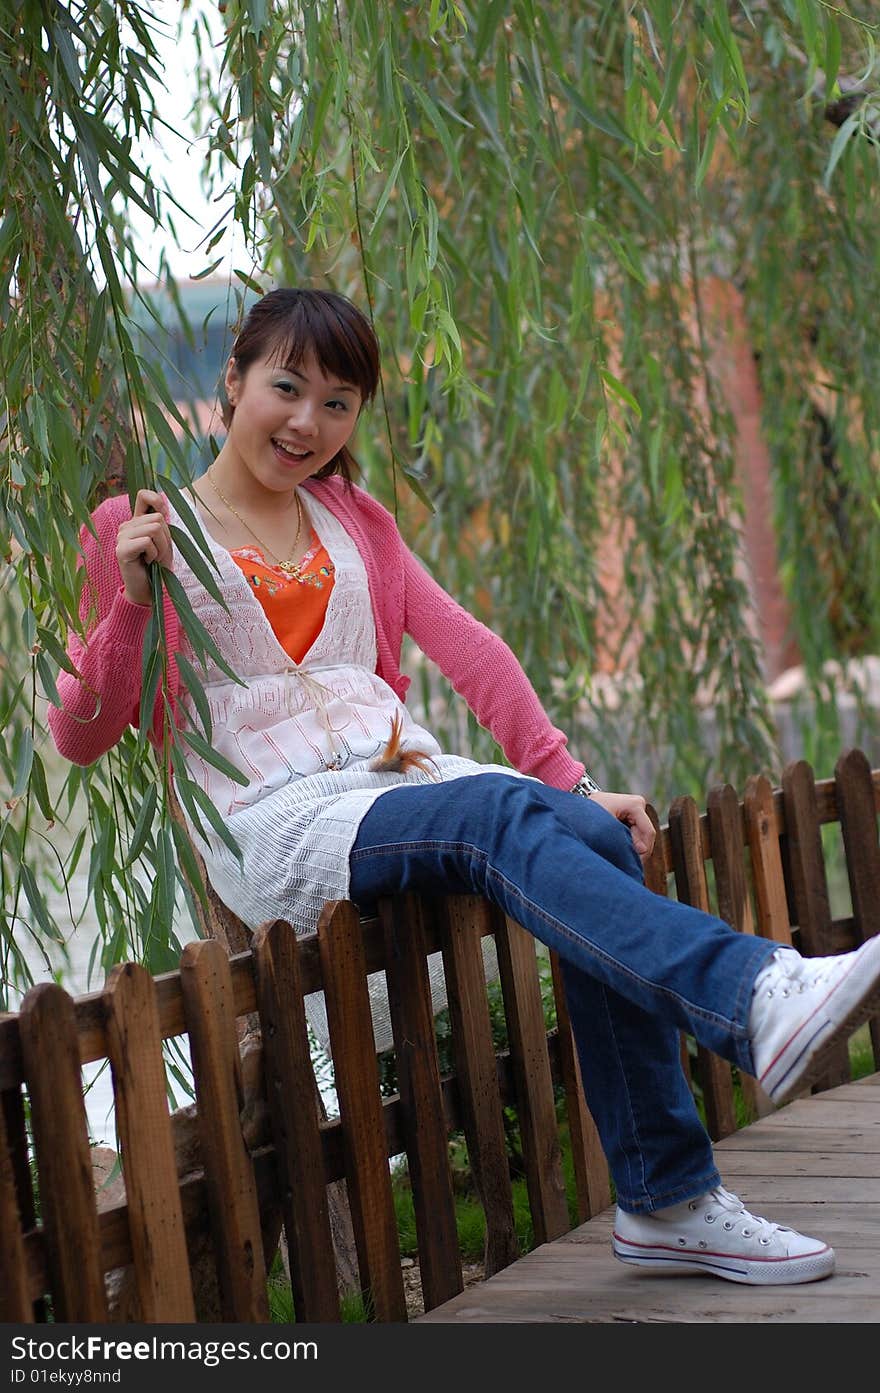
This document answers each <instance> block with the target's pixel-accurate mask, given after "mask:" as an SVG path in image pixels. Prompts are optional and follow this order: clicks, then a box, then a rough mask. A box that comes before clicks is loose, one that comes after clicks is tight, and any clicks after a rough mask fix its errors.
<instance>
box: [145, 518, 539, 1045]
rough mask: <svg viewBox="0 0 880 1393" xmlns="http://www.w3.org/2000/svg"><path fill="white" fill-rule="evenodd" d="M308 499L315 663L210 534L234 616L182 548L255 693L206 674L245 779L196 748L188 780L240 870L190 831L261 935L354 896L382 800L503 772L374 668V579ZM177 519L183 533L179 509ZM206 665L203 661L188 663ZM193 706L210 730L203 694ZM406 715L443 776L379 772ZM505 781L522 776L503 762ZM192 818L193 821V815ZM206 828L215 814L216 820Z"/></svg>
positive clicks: (213, 630)
mask: <svg viewBox="0 0 880 1393" xmlns="http://www.w3.org/2000/svg"><path fill="white" fill-rule="evenodd" d="M300 500H301V502H302V504H303V507H304V509H305V510H306V511H307V515H308V516H309V517H310V519H311V522H312V524H313V526H314V528H315V530H316V532H317V533H318V535H319V537H320V538H321V540H322V542H323V543H324V545H325V547H326V548H327V551H328V552H329V554H330V558H331V560H332V562H333V565H334V568H335V579H334V584H333V588H332V590H331V592H330V598H329V601H328V605H327V613H326V617H325V620H324V625H323V627H322V629H321V632H320V634H319V635H318V637H317V639H316V640H315V642H314V643H313V644H312V647H311V648H310V649H309V651H308V653H307V654H306V656H305V658H304V660H303V661H302V663H299V664H297V663H294V662H293V660H292V659H291V658H290V656H289V655H288V654H287V653H286V652H285V651H284V649H283V648H282V647H281V645H280V643H279V642H278V640H277V638H276V637H275V634H274V632H273V630H272V627H271V625H270V623H269V620H268V618H267V617H266V614H265V612H264V610H263V608H262V606H261V605H260V603H259V600H258V599H257V598H256V596H255V595H254V594H253V592H252V590H251V588H250V586H249V585H248V583H247V580H246V579H245V577H244V575H243V573H242V571H241V569H240V568H239V567H238V565H237V564H236V562H235V561H234V560H233V558H232V556H230V554H229V552H228V551H227V550H225V548H223V547H221V546H220V545H219V544H218V543H217V542H215V541H214V540H213V539H212V538H211V537H210V535H209V534H208V533H207V532H206V531H205V530H204V529H203V536H204V538H205V540H206V542H207V544H208V545H209V547H210V549H211V552H212V555H213V556H214V558H215V560H216V562H217V565H218V568H219V577H218V578H217V582H218V586H219V589H220V591H221V594H222V595H223V598H224V601H225V603H226V606H227V608H226V610H224V609H223V607H222V606H221V605H219V604H218V603H217V601H216V600H215V599H214V598H213V597H212V596H211V595H210V594H209V592H208V591H207V590H206V588H205V587H204V585H202V583H201V582H200V581H199V580H198V578H197V577H196V575H195V574H194V572H193V571H192V570H191V568H190V567H189V565H188V564H187V562H186V560H185V558H184V557H183V555H182V554H181V553H180V551H179V549H178V548H176V547H175V551H174V570H175V574H176V575H177V577H178V579H179V580H180V582H181V584H182V585H183V588H184V590H185V591H186V593H187V596H188V598H189V601H190V603H191V605H192V607H193V610H194V612H195V614H196V615H197V617H198V619H199V620H200V622H201V623H202V625H203V626H204V628H205V629H206V631H207V632H208V634H209V635H210V637H211V639H212V640H213V642H214V644H215V645H216V647H217V649H218V650H219V652H220V653H221V655H222V656H223V658H224V659H225V660H226V662H227V663H228V664H229V665H230V666H231V667H232V668H233V670H234V671H235V672H236V673H237V674H238V676H239V677H240V678H241V679H242V681H243V682H244V683H245V684H246V685H244V686H242V685H238V684H237V683H235V682H233V681H232V680H231V679H230V678H229V677H228V676H227V675H226V674H225V673H224V672H223V670H222V669H221V668H220V667H219V666H218V665H217V664H216V663H215V662H213V661H209V663H208V665H207V667H201V666H200V665H199V664H197V663H196V668H197V671H199V672H200V674H201V675H203V686H204V689H205V695H206V697H207V700H208V705H209V710H210V714H211V723H212V728H213V730H212V740H211V743H212V745H213V747H214V749H216V750H217V751H218V752H219V753H220V754H222V755H223V756H224V757H225V758H226V759H227V760H229V761H230V762H231V763H232V764H233V765H235V766H236V768H238V769H240V770H241V771H242V772H244V773H246V774H247V776H248V778H249V783H248V785H247V786H246V787H242V786H241V785H240V784H238V783H236V782H235V781H234V780H233V779H231V778H229V777H228V776H227V775H225V774H223V773H221V772H220V771H218V770H217V769H216V768H215V767H214V766H212V765H211V764H209V763H208V762H207V761H206V760H205V759H203V758H202V757H201V756H200V755H198V754H197V753H196V752H195V751H193V750H191V749H189V748H188V747H185V758H186V764H187V769H188V772H189V774H190V776H191V778H193V779H194V780H195V781H196V782H198V783H199V784H200V785H201V786H202V788H203V789H204V790H205V793H206V794H207V795H208V797H209V798H210V799H211V801H212V803H214V805H215V806H216V807H217V808H218V809H219V810H220V812H221V814H222V815H223V818H224V821H225V823H226V825H227V827H228V829H229V831H230V832H231V833H232V835H233V836H234V838H235V840H236V842H237V843H238V846H239V848H240V850H241V853H242V863H241V865H239V863H238V861H237V860H236V858H235V857H234V856H233V854H232V852H231V851H230V850H229V848H228V847H227V846H226V844H225V843H224V841H223V839H222V838H221V837H220V836H219V835H218V834H217V833H216V832H215V831H214V829H212V828H210V827H209V826H207V825H206V826H205V831H206V836H205V837H203V836H201V835H200V834H199V833H198V831H197V829H196V828H195V826H193V825H192V823H191V822H190V831H191V834H192V836H193V838H194V840H195V841H196V844H197V845H198V847H199V850H200V851H201V853H202V855H203V857H204V860H205V865H206V870H207V873H208V877H209V879H210V881H211V883H212V885H213V886H214V888H215V890H216V891H217V893H218V894H219V896H220V898H221V899H222V900H223V902H224V903H225V904H227V905H229V907H230V908H231V909H232V910H233V911H234V912H235V913H236V914H237V915H238V916H239V917H240V918H241V919H242V920H243V921H244V922H245V923H246V924H248V925H249V926H250V927H251V928H256V927H257V926H258V925H259V924H261V923H264V922H265V921H267V920H271V919H276V918H282V919H287V920H288V921H289V922H290V923H291V925H292V926H293V928H294V929H295V931H296V932H297V933H304V932H307V931H308V930H311V929H314V928H315V927H316V925H317V921H318V916H319V914H320V912H321V909H322V907H323V905H324V904H325V902H326V901H327V900H335V899H346V898H348V893H349V861H348V858H349V854H350V851H351V848H352V845H353V843H354V840H355V837H356V836H357V831H358V827H359V826H360V822H361V819H362V818H363V816H364V814H365V813H366V812H367V810H368V809H369V808H370V807H371V805H372V804H373V802H374V801H375V799H376V798H377V797H379V796H381V794H382V793H385V792H387V791H388V790H389V789H391V788H397V787H399V786H400V785H401V784H402V783H426V782H429V781H430V779H431V778H432V777H434V778H439V779H452V778H459V777H461V776H462V775H466V774H478V773H481V772H484V771H488V770H492V771H495V772H499V770H501V766H498V765H480V764H477V763H475V762H474V761H473V760H469V759H463V758H460V757H458V756H455V755H445V754H443V753H442V751H441V749H440V746H439V745H438V743H437V741H436V740H435V739H434V737H433V736H432V735H431V734H430V733H429V732H428V731H427V730H425V729H424V727H422V726H420V725H419V724H418V723H417V722H416V721H415V720H414V719H413V718H412V717H411V715H410V713H409V712H408V711H407V709H406V707H405V706H404V705H403V703H402V702H401V701H400V700H399V698H398V697H397V696H396V694H395V693H394V692H393V691H392V690H391V688H390V687H389V686H388V684H387V683H386V682H384V681H383V680H382V679H381V678H380V677H379V676H377V674H376V672H375V665H376V636H375V626H374V622H373V614H372V609H371V606H370V597H369V588H368V584H367V576H366V571H365V569H364V565H363V562H362V560H361V557H360V554H359V553H358V550H357V548H356V547H355V545H354V543H353V542H352V540H351V539H350V537H349V536H348V534H347V532H346V531H345V529H344V527H343V526H342V524H341V523H340V522H339V521H338V520H337V519H336V518H335V517H334V516H333V514H332V513H331V512H330V511H329V510H328V509H327V508H325V507H324V505H323V504H322V503H321V502H320V501H319V500H318V499H316V498H314V497H313V496H312V495H310V494H307V493H306V492H305V491H301V492H300ZM172 521H173V522H174V523H176V525H177V526H179V527H181V528H182V529H183V530H184V531H186V530H187V528H186V525H185V523H184V521H183V519H182V518H181V517H180V515H179V514H178V513H176V511H175V510H174V509H172ZM187 656H188V657H189V658H190V661H191V662H194V663H195V662H196V660H195V658H194V657H193V655H192V653H191V652H190V653H188V655H187ZM182 704H183V706H184V709H185V710H187V712H188V713H189V715H190V719H192V721H193V725H194V728H195V729H196V730H199V731H201V729H202V727H201V723H200V722H199V720H198V717H197V716H196V715H195V707H194V703H193V702H192V699H191V698H190V697H187V696H186V695H185V694H182ZM395 714H397V715H398V717H399V718H400V720H401V721H402V726H403V732H402V742H401V743H402V745H403V746H404V747H407V746H409V747H416V748H418V749H419V750H421V751H424V752H425V753H427V754H429V755H431V757H432V761H433V768H432V771H431V773H427V772H424V771H422V770H418V769H415V770H408V771H407V772H406V773H404V774H394V773H384V772H383V773H376V772H374V771H373V770H371V769H370V767H369V765H370V762H371V761H372V760H374V759H375V758H376V756H377V755H378V754H379V753H380V752H381V751H382V750H383V749H384V747H385V745H386V743H387V741H388V737H389V734H390V730H391V722H392V719H393V717H394V716H395ZM503 772H504V773H508V774H509V773H513V772H515V771H512V770H511V769H509V768H507V767H506V766H504V768H503ZM188 820H189V819H188ZM204 821H205V820H204V819H203V822H204ZM431 976H432V983H433V986H434V994H435V995H434V999H435V1007H436V1008H437V1009H439V1008H440V1006H442V1005H443V1004H444V1001H445V996H444V993H443V987H442V968H441V965H440V960H439V955H438V956H437V958H436V959H435V960H432V962H431ZM371 991H372V994H373V1013H374V1029H375V1034H376V1048H377V1049H384V1048H387V1046H388V1045H389V1044H390V1043H391V1032H390V1022H389V1018H388V1008H387V995H386V994H385V992H384V987H383V985H382V984H381V982H380V981H379V980H377V979H374V980H373V981H372V982H371ZM307 1006H308V1012H309V1017H310V1021H311V1024H312V1027H313V1029H314V1030H315V1033H316V1035H317V1036H318V1039H319V1040H320V1041H321V1043H322V1044H323V1045H325V1046H326V1044H327V1026H326V1015H325V1013H324V1011H323V1002H322V1001H318V1000H315V999H313V998H310V999H309V1002H308V1003H307Z"/></svg>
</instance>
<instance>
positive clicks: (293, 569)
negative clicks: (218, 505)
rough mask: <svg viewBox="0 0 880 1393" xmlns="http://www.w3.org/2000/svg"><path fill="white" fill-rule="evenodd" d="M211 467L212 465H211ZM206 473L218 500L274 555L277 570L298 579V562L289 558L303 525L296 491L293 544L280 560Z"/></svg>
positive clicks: (294, 496) (266, 550)
mask: <svg viewBox="0 0 880 1393" xmlns="http://www.w3.org/2000/svg"><path fill="white" fill-rule="evenodd" d="M212 467H213V466H212ZM207 475H208V478H209V479H210V480H211V487H212V489H213V490H214V492H215V493H216V495H217V497H218V498H219V499H220V501H221V502H222V503H225V504H226V506H227V508H228V509H229V511H230V513H234V514H235V516H236V517H237V518H238V520H239V522H240V523H241V525H242V527H244V528H246V529H247V531H248V532H250V534H251V536H252V537H253V539H254V541H255V542H259V543H260V546H261V547H262V548H263V551H264V552H268V554H269V555H270V556H274V557H275V561H276V564H277V566H278V569H279V571H283V572H284V574H285V575H286V576H295V577H296V578H297V579H299V575H300V568H299V564H298V562H296V561H292V560H291V559H290V558H291V557H292V556H293V553H294V552H295V551H296V546H297V542H298V541H299V534H300V532H301V531H302V525H303V510H302V504H301V503H300V501H299V494H298V493H294V495H293V498H294V502H295V503H296V536H295V537H294V539H293V546H292V547H291V548H290V553H289V555H288V557H287V560H286V561H282V560H281V559H280V558H279V557H278V555H277V553H276V552H274V551H273V550H272V548H271V547H267V546H266V543H265V542H264V541H263V539H262V537H258V536H257V534H256V532H255V531H254V529H253V528H252V527H251V526H249V524H248V523H246V522H245V520H244V518H243V517H242V515H241V513H240V512H239V511H238V509H237V508H234V507H233V506H232V504H231V503H230V501H229V499H228V498H227V497H226V495H225V494H224V493H221V491H220V489H219V488H218V487H217V484H216V482H215V480H214V476H213V474H212V473H211V470H210V469H209V470H208V471H207Z"/></svg>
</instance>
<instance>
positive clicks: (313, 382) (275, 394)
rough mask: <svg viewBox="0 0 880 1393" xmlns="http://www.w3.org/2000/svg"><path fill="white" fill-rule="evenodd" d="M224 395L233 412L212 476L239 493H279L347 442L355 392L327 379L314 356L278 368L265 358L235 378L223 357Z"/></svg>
mask: <svg viewBox="0 0 880 1393" xmlns="http://www.w3.org/2000/svg"><path fill="white" fill-rule="evenodd" d="M226 392H227V396H228V398H229V402H230V405H231V406H232V407H233V408H234V410H233V414H232V419H231V421H230V424H229V433H228V435H227V438H226V441H225V443H224V445H223V448H222V450H221V451H220V454H219V455H218V457H217V459H216V461H215V464H214V471H215V473H216V474H217V475H218V476H219V477H220V479H221V486H222V481H223V480H224V479H225V480H226V481H227V482H228V483H229V484H230V486H233V485H234V486H236V487H237V488H238V489H239V490H241V491H242V492H246V491H251V492H254V493H256V494H263V495H264V494H265V492H269V493H285V492H289V490H291V489H292V488H294V487H295V486H296V485H297V484H301V483H302V482H303V481H304V480H305V479H309V478H311V476H312V475H313V474H317V473H318V471H319V470H321V469H323V468H324V466H325V465H327V464H329V463H330V461H331V460H333V459H334V458H335V457H336V455H338V453H339V451H340V450H341V449H342V448H343V446H344V445H346V444H347V443H348V441H349V439H350V438H351V435H352V433H353V431H354V428H355V426H356V425H357V419H358V412H359V410H360V407H361V393H360V391H359V389H358V388H357V387H356V386H354V385H353V384H352V383H350V382H345V381H343V380H342V379H341V378H340V377H338V376H330V377H327V376H326V375H325V373H324V372H323V370H322V369H321V368H320V366H319V365H318V362H317V360H316V359H315V357H314V355H307V356H306V357H304V358H303V359H302V360H301V361H300V362H299V363H297V364H295V365H294V364H281V363H279V361H278V358H277V355H275V354H270V355H268V356H266V357H263V358H259V359H257V361H256V362H253V363H251V364H250V366H249V367H248V368H247V370H246V371H245V372H244V373H240V372H239V370H238V367H237V365H236V362H235V359H234V358H231V359H230V361H229V365H228V367H227V370H226Z"/></svg>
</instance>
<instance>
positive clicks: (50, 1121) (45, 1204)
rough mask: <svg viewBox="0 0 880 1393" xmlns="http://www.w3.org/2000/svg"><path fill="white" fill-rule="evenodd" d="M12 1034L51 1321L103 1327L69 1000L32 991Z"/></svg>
mask: <svg viewBox="0 0 880 1393" xmlns="http://www.w3.org/2000/svg"><path fill="white" fill-rule="evenodd" d="M19 1030H20V1035H21V1052H22V1061H23V1064H24V1071H25V1081H26V1083H27V1088H28V1092H29V1094H30V1099H31V1125H32V1127H33V1133H34V1150H35V1152H36V1160H37V1172H38V1175H39V1190H40V1210H41V1217H42V1225H43V1231H44V1234H45V1241H46V1259H47V1264H48V1269H49V1278H50V1282H51V1289H52V1297H53V1301H54V1311H55V1319H56V1320H61V1321H73V1322H75V1321H81V1322H95V1321H104V1320H106V1319H107V1298H106V1296H105V1293H104V1273H103V1269H102V1267H101V1243H100V1240H99V1237H98V1211H97V1205H96V1202H95V1184H94V1179H93V1176H92V1158H91V1153H90V1150H89V1133H88V1123H87V1121H86V1109H85V1103H84V1101H83V1085H82V1074H81V1072H80V1066H79V1051H78V1049H77V1034H76V1020H75V1018H74V1011H73V1001H72V999H71V998H70V997H69V996H68V994H67V992H66V991H64V990H63V989H62V988H61V987H59V986H58V985H57V984H56V983H54V982H41V983H40V984H39V985H38V986H36V987H31V989H30V991H29V992H28V993H27V995H26V996H25V998H24V1000H23V1001H22V1003H21V1013H20V1015H19Z"/></svg>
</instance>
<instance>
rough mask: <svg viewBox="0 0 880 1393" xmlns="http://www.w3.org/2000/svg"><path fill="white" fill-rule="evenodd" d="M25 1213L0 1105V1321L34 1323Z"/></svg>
mask: <svg viewBox="0 0 880 1393" xmlns="http://www.w3.org/2000/svg"><path fill="white" fill-rule="evenodd" d="M23 1227H24V1225H23V1224H22V1220H21V1214H20V1212H19V1207H18V1196H17V1194H16V1184H15V1167H14V1165H13V1161H12V1148H11V1146H10V1144H9V1135H8V1133H7V1130H6V1119H5V1117H4V1113H3V1110H2V1109H0V1321H2V1322H4V1323H6V1324H11V1323H12V1322H13V1321H16V1322H19V1323H21V1324H25V1323H28V1324H29V1323H31V1322H32V1321H33V1319H34V1307H33V1302H32V1301H31V1298H30V1292H29V1290H28V1266H27V1258H26V1257H25V1251H24V1237H23V1234H22V1229H23Z"/></svg>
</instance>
